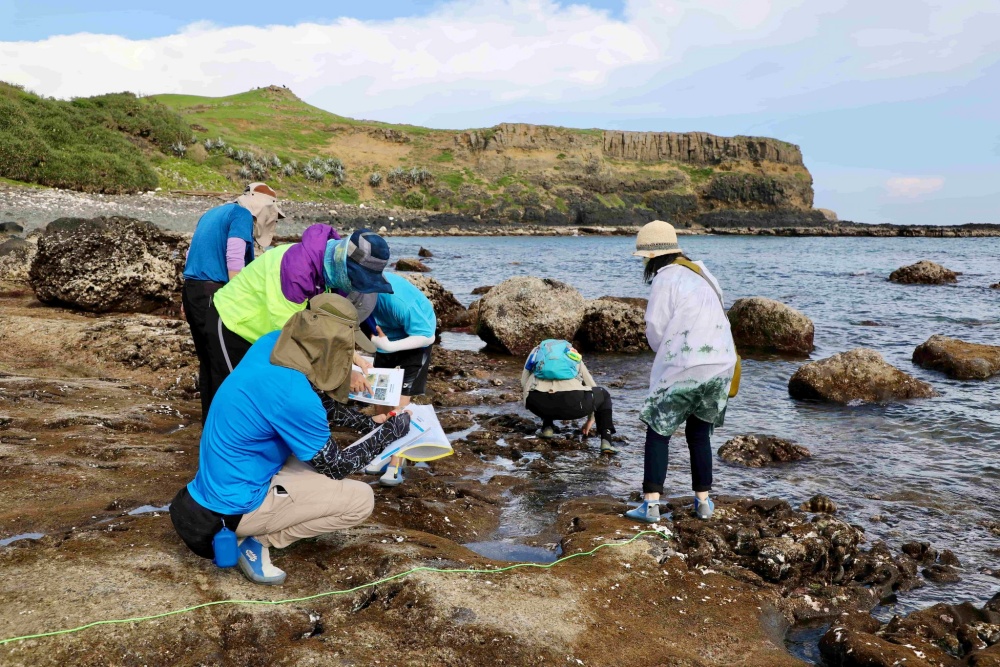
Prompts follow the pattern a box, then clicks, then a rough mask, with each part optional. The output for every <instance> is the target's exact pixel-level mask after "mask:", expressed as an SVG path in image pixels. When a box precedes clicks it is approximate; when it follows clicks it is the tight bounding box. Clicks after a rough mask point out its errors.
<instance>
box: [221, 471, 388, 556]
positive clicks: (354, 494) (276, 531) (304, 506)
mask: <svg viewBox="0 0 1000 667" xmlns="http://www.w3.org/2000/svg"><path fill="white" fill-rule="evenodd" d="M278 486H280V487H283V488H284V489H285V492H286V493H287V494H288V495H278V494H277V493H275V487H278ZM374 508H375V494H374V493H373V492H372V488H371V487H370V486H368V485H367V484H365V483H364V482H359V481H357V480H353V479H330V478H329V477H327V476H326V475H322V474H320V473H318V472H316V471H315V470H314V469H313V468H312V467H311V466H309V465H307V464H305V463H303V462H302V461H299V460H298V459H297V458H295V457H294V456H291V457H289V458H288V460H287V461H285V465H284V466H282V468H281V470H279V471H278V473H277V474H276V475H275V476H274V477H272V478H271V487H270V488H269V489H268V490H267V496H266V497H265V498H264V502H263V504H261V506H260V507H258V508H257V509H255V510H254V511H253V512H250V513H249V514H244V515H243V519H242V520H240V524H239V526H237V528H236V535H237V536H239V537H250V536H253V537H256V538H257V539H258V540H259V541H260V543H261V544H263V545H264V546H266V547H267V546H272V547H277V548H279V549H280V548H282V547H287V546H288V545H289V544H291V543H293V542H296V541H298V540H302V539H305V538H307V537H316V536H318V535H324V534H326V533H330V532H333V531H335V530H343V529H344V528H350V527H351V526H356V525H358V524H359V523H361V522H362V521H364V520H365V519H367V518H368V517H369V516H371V513H372V510H373V509H374Z"/></svg>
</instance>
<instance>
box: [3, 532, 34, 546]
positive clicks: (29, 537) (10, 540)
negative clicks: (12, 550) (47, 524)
mask: <svg viewBox="0 0 1000 667" xmlns="http://www.w3.org/2000/svg"><path fill="white" fill-rule="evenodd" d="M43 537H45V533H21V534H20V535H14V536H12V537H6V538H4V539H2V540H0V547H6V546H9V545H11V544H14V542H20V541H21V540H40V539H42V538H43Z"/></svg>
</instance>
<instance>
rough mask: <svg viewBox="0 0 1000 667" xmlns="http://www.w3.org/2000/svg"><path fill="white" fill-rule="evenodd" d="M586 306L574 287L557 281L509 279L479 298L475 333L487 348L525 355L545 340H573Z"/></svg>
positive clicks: (525, 278) (520, 277) (522, 277)
mask: <svg viewBox="0 0 1000 667" xmlns="http://www.w3.org/2000/svg"><path fill="white" fill-rule="evenodd" d="M586 307H587V302H586V301H585V300H584V298H583V296H582V295H581V294H580V293H579V292H578V291H577V290H576V289H575V288H573V287H571V286H570V285H567V284H566V283H563V282H559V281H558V280H551V279H548V278H545V279H542V278H535V277H532V276H518V277H515V278H508V279H507V280H505V281H503V282H502V283H500V284H499V285H497V286H496V287H494V288H493V289H491V290H490V291H489V292H488V293H487V294H486V295H485V296H484V297H483V298H482V300H481V302H480V304H479V313H478V322H477V324H476V333H477V334H478V335H479V337H480V338H482V339H483V340H484V341H485V342H486V344H487V345H489V346H490V347H493V348H499V349H501V350H506V351H507V352H510V353H511V354H515V355H525V354H528V352H531V350H532V348H533V347H535V346H536V345H538V344H539V343H540V342H542V341H543V340H545V339H546V338H563V339H565V340H573V337H574V336H575V335H576V332H577V331H578V330H579V328H580V325H581V324H582V323H583V316H584V312H585V311H586Z"/></svg>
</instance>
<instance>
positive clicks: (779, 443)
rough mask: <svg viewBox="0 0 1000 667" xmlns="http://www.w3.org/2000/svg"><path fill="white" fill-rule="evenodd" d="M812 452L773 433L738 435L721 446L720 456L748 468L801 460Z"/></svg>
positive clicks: (724, 459)
mask: <svg viewBox="0 0 1000 667" xmlns="http://www.w3.org/2000/svg"><path fill="white" fill-rule="evenodd" d="M810 456H812V453H811V452H810V451H809V450H808V449H806V448H805V447H803V446H802V445H797V444H795V443H794V442H792V441H790V440H783V439H781V438H776V437H774V436H773V435H738V436H736V437H735V438H733V439H732V440H729V441H728V442H726V444H724V445H722V447H719V458H721V459H722V460H723V461H728V462H729V463H738V464H740V465H745V466H746V467H748V468H763V467H764V466H768V465H773V464H775V463H788V462H790V461H799V460H801V459H807V458H809V457H810Z"/></svg>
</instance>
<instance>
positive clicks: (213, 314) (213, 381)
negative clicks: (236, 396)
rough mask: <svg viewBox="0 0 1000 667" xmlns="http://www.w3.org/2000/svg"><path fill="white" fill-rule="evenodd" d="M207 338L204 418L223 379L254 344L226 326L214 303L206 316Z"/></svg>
mask: <svg viewBox="0 0 1000 667" xmlns="http://www.w3.org/2000/svg"><path fill="white" fill-rule="evenodd" d="M205 339H206V340H207V341H208V359H209V375H210V377H209V382H208V386H207V387H205V388H203V389H202V390H201V392H202V394H201V395H202V399H201V400H202V405H204V406H206V407H205V408H204V410H205V414H204V415H203V418H205V417H207V416H208V407H207V406H209V405H211V404H212V399H214V398H215V393H216V392H217V391H219V387H221V386H222V382H223V380H225V379H226V378H227V377H229V374H230V373H232V372H233V369H234V368H236V364H238V363H240V360H241V359H243V357H244V355H246V353H247V351H248V350H249V349H250V346H251V345H252V343H251V342H250V341H248V340H245V339H244V338H243V337H242V336H240V335H238V334H234V333H233V332H232V331H230V330H229V329H227V328H226V325H225V324H224V323H223V322H222V318H221V317H219V311H218V310H216V309H215V304H214V303H211V304H209V306H208V317H206V318H205ZM206 390H207V391H208V400H207V402H206V400H205V392H206Z"/></svg>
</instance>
